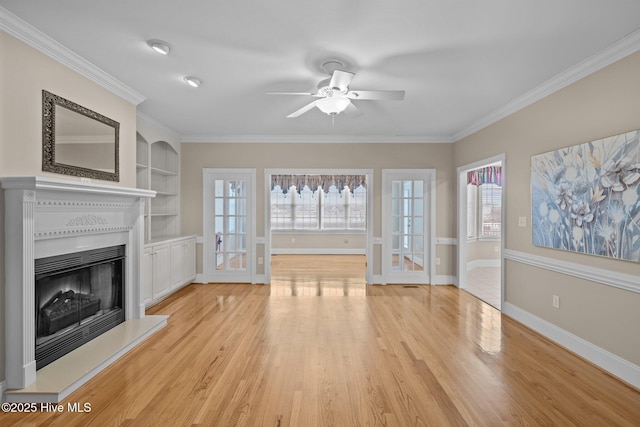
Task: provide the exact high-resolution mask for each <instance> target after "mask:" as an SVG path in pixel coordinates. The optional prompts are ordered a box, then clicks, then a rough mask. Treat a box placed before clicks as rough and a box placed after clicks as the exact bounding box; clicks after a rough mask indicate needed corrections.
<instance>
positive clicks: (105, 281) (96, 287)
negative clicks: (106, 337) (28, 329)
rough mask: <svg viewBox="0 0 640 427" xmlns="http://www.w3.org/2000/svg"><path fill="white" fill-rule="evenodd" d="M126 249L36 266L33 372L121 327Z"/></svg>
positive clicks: (52, 259)
mask: <svg viewBox="0 0 640 427" xmlns="http://www.w3.org/2000/svg"><path fill="white" fill-rule="evenodd" d="M124 261H125V245H119V246H110V247H105V248H99V249H92V250H88V251H83V252H75V253H69V254H64V255H58V256H52V257H46V258H39V259H36V260H35V303H36V307H35V319H34V320H35V322H34V324H35V325H36V334H35V337H36V342H35V358H36V369H40V368H42V367H44V366H46V365H48V364H49V363H51V362H53V361H54V360H56V359H58V358H60V357H62V356H64V355H65V354H67V353H69V352H70V351H72V350H74V349H76V348H78V347H80V346H81V345H82V344H84V343H86V342H88V341H90V340H92V339H93V338H95V337H97V336H99V335H101V334H102V333H104V332H106V331H108V330H109V329H111V328H113V327H115V326H117V325H118V324H120V323H122V322H124V310H123V307H124V277H125V276H124Z"/></svg>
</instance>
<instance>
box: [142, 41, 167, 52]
mask: <svg viewBox="0 0 640 427" xmlns="http://www.w3.org/2000/svg"><path fill="white" fill-rule="evenodd" d="M147 44H148V45H149V47H150V48H151V49H153V50H155V51H156V52H158V53H160V54H162V55H168V54H169V51H170V50H171V47H169V44H168V43H167V42H163V41H162V40H149V41H147Z"/></svg>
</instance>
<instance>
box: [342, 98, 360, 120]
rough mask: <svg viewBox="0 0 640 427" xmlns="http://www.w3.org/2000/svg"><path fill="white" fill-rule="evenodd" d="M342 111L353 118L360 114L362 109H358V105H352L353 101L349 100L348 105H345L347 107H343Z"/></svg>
mask: <svg viewBox="0 0 640 427" xmlns="http://www.w3.org/2000/svg"><path fill="white" fill-rule="evenodd" d="M343 113H344V114H345V115H346V116H347V117H349V118H350V119H353V118H355V117H358V116H361V115H362V111H360V110H359V109H358V107H356V106H355V105H353V102H350V103H349V105H347V108H345V109H344V111H343Z"/></svg>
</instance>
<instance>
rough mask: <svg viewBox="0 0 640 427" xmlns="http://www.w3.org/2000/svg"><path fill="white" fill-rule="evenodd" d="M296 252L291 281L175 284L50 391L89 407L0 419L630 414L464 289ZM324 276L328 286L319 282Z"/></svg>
mask: <svg viewBox="0 0 640 427" xmlns="http://www.w3.org/2000/svg"><path fill="white" fill-rule="evenodd" d="M281 260H282V259H280V260H279V261H281ZM279 261H278V262H279ZM297 261H298V264H297V266H295V267H294V269H297V270H300V271H303V272H304V271H305V268H304V267H302V263H301V262H300V261H301V259H297ZM311 261H313V262H312V263H311V264H310V265H309V267H308V270H307V273H301V274H303V275H304V276H305V277H303V278H301V279H300V280H301V282H297V281H296V280H295V279H291V280H288V281H287V279H286V278H285V276H284V275H281V276H280V279H281V280H282V282H280V284H277V283H276V284H275V285H271V286H268V285H264V286H261V285H254V286H252V285H211V284H209V285H190V286H188V287H186V288H184V289H182V290H181V291H179V292H178V293H177V294H175V295H173V296H171V297H170V298H168V299H167V300H165V301H164V302H162V303H160V304H158V305H157V306H155V307H153V308H152V309H151V310H149V312H150V313H154V314H169V315H170V316H171V317H170V319H169V325H168V326H167V327H166V328H164V329H163V330H161V331H160V332H159V333H157V334H155V335H153V336H152V337H151V338H149V339H148V340H147V341H145V342H144V343H143V344H142V345H141V346H139V347H137V348H136V349H134V350H133V351H131V352H130V353H129V354H127V355H126V356H125V357H124V358H122V359H120V360H119V361H118V362H116V363H115V364H114V365H112V366H111V367H109V368H108V369H106V370H105V371H103V372H102V373H101V374H99V375H98V376H97V377H95V378H94V379H93V380H91V381H90V382H89V383H87V384H86V385H85V386H83V387H81V388H80V389H79V390H78V391H77V392H75V393H74V394H72V395H71V396H70V397H69V398H68V399H67V400H66V401H65V402H63V404H66V403H69V402H72V403H73V402H80V403H81V404H82V403H85V402H89V403H91V409H92V410H91V412H90V413H81V414H70V413H64V414H57V415H53V414H47V413H42V412H40V413H36V414H0V425H3V426H5V425H12V426H13V425H25V426H64V427H67V426H88V425H96V426H105V425H116V426H117V425H120V426H147V425H148V426H190V425H201V426H234V425H245V426H262V425H264V426H303V427H306V426H465V425H470V426H471V425H476V426H502V425H505V426H513V425H530V426H545V425H554V426H565V425H569V426H570V425H575V426H632V425H635V426H637V425H639V423H640V392H639V391H638V390H635V389H633V388H631V387H629V386H627V385H625V384H623V383H622V382H620V381H619V380H617V379H615V378H613V377H611V376H609V375H607V374H606V373H604V372H602V371H601V370H599V369H597V368H596V367H594V366H592V365H591V364H589V363H587V362H585V361H583V360H582V359H580V358H578V357H576V356H574V355H573V354H571V353H569V352H567V351H565V350H563V349H562V348H560V347H558V346H557V345H555V344H553V343H551V342H549V341H547V340H545V339H543V338H542V337H540V336H539V335H537V334H536V333H533V332H532V331H530V330H528V329H527V328H525V327H523V326H521V325H520V324H518V323H517V322H515V321H513V320H510V319H509V318H508V317H505V316H502V315H501V314H500V312H499V311H497V310H495V309H494V308H493V307H491V306H489V305H487V304H485V303H483V302H481V301H479V300H478V299H477V298H475V297H473V296H471V295H470V294H468V293H466V292H461V291H459V290H458V289H456V288H455V287H452V286H434V287H431V286H419V287H411V288H405V287H403V286H401V285H394V286H368V287H366V288H364V291H365V292H364V294H361V293H360V292H359V291H358V292H356V289H360V288H362V287H363V285H362V284H361V283H360V282H359V280H355V279H354V280H353V281H354V284H353V287H354V291H353V294H352V293H351V290H350V289H349V290H348V292H347V293H345V292H344V290H345V287H346V288H350V286H351V285H350V280H347V282H349V283H347V284H345V283H344V281H342V280H341V278H342V275H343V274H344V275H347V276H348V275H350V274H354V275H355V272H354V269H353V267H349V268H347V270H343V272H342V273H336V272H335V271H333V273H330V271H331V270H332V268H333V263H332V262H330V260H329V259H328V258H323V259H321V260H317V259H316V260H315V261H314V260H311ZM274 267H275V268H276V270H277V266H274ZM312 269H316V273H315V278H313V279H311V277H312V276H314V274H312V273H310V271H311V270H312ZM276 273H277V271H276ZM278 274H279V273H278ZM278 274H276V275H275V276H276V277H277V276H278ZM358 274H360V273H358ZM330 275H334V276H336V277H337V279H336V281H337V282H338V283H334V282H333V281H332V280H329V279H326V280H325V279H321V278H319V276H325V277H326V276H330ZM304 281H314V282H313V283H314V285H313V286H318V283H323V285H321V287H322V289H321V291H320V294H318V293H317V292H316V293H313V292H309V293H304V292H300V289H303V288H304V287H302V286H301V285H299V284H300V283H302V282H304ZM355 282H357V283H355ZM324 283H327V285H326V286H325V285H324ZM305 286H306V285H305ZM309 286H311V285H309ZM294 288H295V289H297V290H298V291H297V292H296V293H295V294H294V292H293V291H291V292H289V293H288V294H287V292H286V291H282V289H289V290H291V289H294ZM327 289H341V290H342V291H343V292H342V293H339V292H336V295H332V294H331V295H330V294H327V292H328V291H327ZM331 292H333V291H331Z"/></svg>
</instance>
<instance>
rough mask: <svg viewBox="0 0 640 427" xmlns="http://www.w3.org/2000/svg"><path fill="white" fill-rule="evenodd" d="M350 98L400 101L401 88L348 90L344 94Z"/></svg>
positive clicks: (402, 96) (402, 97) (402, 94)
mask: <svg viewBox="0 0 640 427" xmlns="http://www.w3.org/2000/svg"><path fill="white" fill-rule="evenodd" d="M345 96H346V97H347V98H351V99H376V100H383V101H402V100H403V99H404V91H403V90H350V91H349V92H347V94H346V95H345Z"/></svg>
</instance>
